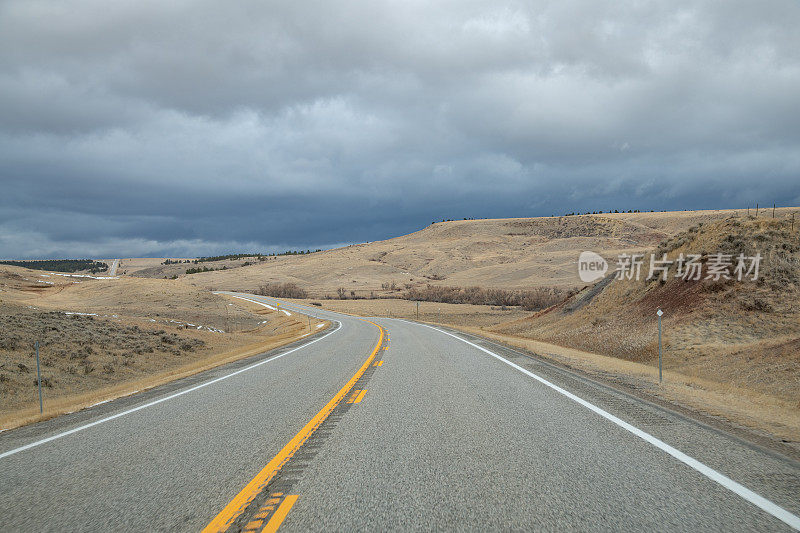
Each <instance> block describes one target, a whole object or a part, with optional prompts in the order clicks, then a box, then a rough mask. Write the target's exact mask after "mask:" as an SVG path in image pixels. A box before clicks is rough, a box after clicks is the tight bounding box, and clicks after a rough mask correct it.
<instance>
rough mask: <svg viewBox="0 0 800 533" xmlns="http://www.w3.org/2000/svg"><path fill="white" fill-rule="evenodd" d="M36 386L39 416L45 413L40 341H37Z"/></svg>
mask: <svg viewBox="0 0 800 533" xmlns="http://www.w3.org/2000/svg"><path fill="white" fill-rule="evenodd" d="M36 384H37V385H38V386H39V414H42V413H44V406H43V405H42V371H41V370H40V368H39V341H36Z"/></svg>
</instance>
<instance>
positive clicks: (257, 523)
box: [244, 520, 264, 531]
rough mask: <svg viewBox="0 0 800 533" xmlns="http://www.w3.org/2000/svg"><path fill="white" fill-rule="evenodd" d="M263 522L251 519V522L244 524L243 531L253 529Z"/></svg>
mask: <svg viewBox="0 0 800 533" xmlns="http://www.w3.org/2000/svg"><path fill="white" fill-rule="evenodd" d="M263 523H264V521H263V520H253V521H252V522H248V523H247V525H246V526H244V529H245V531H247V530H250V531H255V530H256V529H258V528H260V527H261V525H262V524H263Z"/></svg>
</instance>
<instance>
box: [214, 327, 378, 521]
mask: <svg viewBox="0 0 800 533" xmlns="http://www.w3.org/2000/svg"><path fill="white" fill-rule="evenodd" d="M367 322H369V323H370V324H372V325H373V326H375V327H376V328H378V331H379V332H380V336H379V338H378V344H376V345H375V348H373V350H372V353H370V355H369V357H368V358H367V360H366V361H365V362H364V364H363V365H361V368H359V369H358V372H356V373H355V375H354V376H353V377H352V378H350V381H348V382H347V383H346V384H345V386H344V387H342V388H341V390H340V391H339V392H337V393H336V396H334V397H333V398H332V399H331V401H329V402H328V403H327V404H326V405H325V407H323V408H322V409H321V410H320V412H318V413H317V414H316V415H314V418H312V419H311V420H310V421H309V422H308V423H307V424H306V425H305V426H304V427H303V429H301V430H300V431H299V432H298V433H297V435H295V436H294V437H293V438H292V440H290V441H289V442H288V443H287V444H286V446H284V447H283V449H282V450H281V451H280V452H278V455H276V456H275V457H273V458H272V460H271V461H270V462H269V463H267V466H265V467H264V468H263V469H261V471H260V472H259V473H258V474H256V477H254V478H253V479H252V480H251V481H250V483H248V484H247V485H246V486H245V487H244V488H243V489H242V491H241V492H239V494H237V495H236V496H235V497H234V498H233V500H231V501H230V503H228V505H226V506H225V508H224V509H223V510H222V511H221V512H220V513H219V514H218V515H217V516H216V517H214V519H213V520H212V521H211V522H210V523H209V524H208V525H207V526H206V527H205V528H204V529H203V533H211V532H222V531H226V530H227V529H228V528H229V527H230V526H231V524H233V522H234V521H235V520H236V519H237V518H238V517H239V516H240V515H241V514H242V513H243V512H244V511H245V509H246V508H247V506H248V505H250V504H251V503H252V502H253V500H254V499H255V497H256V496H257V495H258V494H260V493H261V491H263V490H264V488H265V487H266V486H267V484H268V483H269V482H270V481H272V479H273V478H274V477H275V475H276V474H277V473H278V472H279V471H280V469H281V468H282V467H283V466H284V465H285V464H286V463H287V462H288V461H289V459H291V458H292V456H293V455H294V454H295V453H296V452H297V450H299V449H300V447H301V446H302V445H303V444H305V442H306V441H307V440H308V439H309V437H311V435H312V434H313V433H314V432H315V431H316V430H317V428H318V427H319V426H320V425H321V424H322V423H323V422H324V421H325V419H326V418H328V415H330V414H331V412H332V411H333V410H334V408H335V407H336V406H337V405H339V403H340V402H341V401H342V400H343V399H344V398H345V397H346V396H347V394H348V393H349V392H350V391H351V389H352V388H353V386H354V385H355V384H356V382H358V380H359V379H360V378H361V376H362V375H363V374H364V372H365V371H366V370H367V368H369V365H370V364H372V361H373V359H375V355H376V354H377V353H378V350H380V348H381V345H382V344H383V337H384V333H383V328H382V327H381V326H379V325H378V324H376V323H375V322H372V321H370V320H367ZM366 392H367V391H366V389H365V390H363V391H361V392H360V393H359V394H360V398H359V400H358V401H361V398H363V397H364V394H365V393H366ZM351 401H352V400H351ZM356 403H357V402H356ZM295 499H296V498H295ZM293 503H294V501H292V504H293ZM290 507H291V506H290ZM286 512H287V513H288V509H286ZM281 520H282V519H281Z"/></svg>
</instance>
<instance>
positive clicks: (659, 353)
mask: <svg viewBox="0 0 800 533" xmlns="http://www.w3.org/2000/svg"><path fill="white" fill-rule="evenodd" d="M656 314H657V315H658V382H659V383H661V315H663V314H664V311H662V310H661V308H660V307H659V308H658V311H656Z"/></svg>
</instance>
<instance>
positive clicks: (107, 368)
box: [103, 363, 115, 374]
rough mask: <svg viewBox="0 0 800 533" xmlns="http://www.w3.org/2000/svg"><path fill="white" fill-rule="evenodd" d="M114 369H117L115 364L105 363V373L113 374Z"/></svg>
mask: <svg viewBox="0 0 800 533" xmlns="http://www.w3.org/2000/svg"><path fill="white" fill-rule="evenodd" d="M114 370H115V368H114V365H112V364H110V363H106V364H104V365H103V373H104V374H113V373H114Z"/></svg>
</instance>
